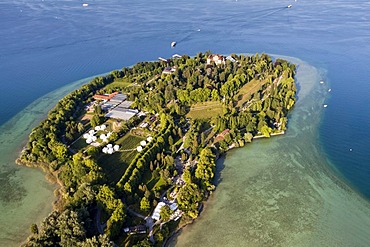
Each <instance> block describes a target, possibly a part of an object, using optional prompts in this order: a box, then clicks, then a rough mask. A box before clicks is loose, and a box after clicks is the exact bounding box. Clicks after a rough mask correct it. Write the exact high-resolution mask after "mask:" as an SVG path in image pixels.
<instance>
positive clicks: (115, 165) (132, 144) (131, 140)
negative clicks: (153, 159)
mask: <svg viewBox="0 0 370 247" xmlns="http://www.w3.org/2000/svg"><path fill="white" fill-rule="evenodd" d="M142 140H144V138H142V137H139V136H134V135H132V134H130V133H128V134H126V135H125V136H123V137H122V138H121V139H119V140H118V141H117V142H116V143H117V144H118V145H120V150H121V151H119V152H116V153H113V154H103V153H102V154H101V155H100V157H99V158H98V164H99V165H100V166H101V167H102V168H103V171H104V173H105V174H107V177H108V180H109V181H110V182H112V183H117V182H118V181H119V180H120V178H121V177H122V175H123V174H124V172H125V170H126V169H127V167H128V165H129V164H130V162H131V161H132V160H133V159H134V157H135V155H136V154H137V151H136V150H132V151H123V150H130V149H135V148H136V147H137V146H138V145H139V142H140V141H142Z"/></svg>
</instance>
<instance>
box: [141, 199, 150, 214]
mask: <svg viewBox="0 0 370 247" xmlns="http://www.w3.org/2000/svg"><path fill="white" fill-rule="evenodd" d="M140 210H142V211H144V212H148V211H149V210H150V201H149V200H148V198H146V197H143V198H142V199H141V201H140Z"/></svg>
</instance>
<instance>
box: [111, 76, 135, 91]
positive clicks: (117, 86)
mask: <svg viewBox="0 0 370 247" xmlns="http://www.w3.org/2000/svg"><path fill="white" fill-rule="evenodd" d="M131 84H132V82H130V81H129V80H128V79H127V78H120V79H116V80H115V81H114V82H112V83H110V84H108V85H107V86H106V87H105V89H112V90H119V91H121V90H124V89H125V88H126V87H128V86H131Z"/></svg>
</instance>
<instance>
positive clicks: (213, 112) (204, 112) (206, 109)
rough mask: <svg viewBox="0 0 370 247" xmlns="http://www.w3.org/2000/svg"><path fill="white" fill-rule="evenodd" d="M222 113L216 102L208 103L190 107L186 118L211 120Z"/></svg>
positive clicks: (219, 104) (218, 103)
mask: <svg viewBox="0 0 370 247" xmlns="http://www.w3.org/2000/svg"><path fill="white" fill-rule="evenodd" d="M221 113H222V105H221V103H220V102H217V101H208V102H202V103H197V104H194V105H192V106H191V107H190V111H189V112H188V114H186V116H187V117H189V118H193V119H202V118H203V119H204V118H211V117H215V116H218V115H221Z"/></svg>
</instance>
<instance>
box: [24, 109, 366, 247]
mask: <svg viewBox="0 0 370 247" xmlns="http://www.w3.org/2000/svg"><path fill="white" fill-rule="evenodd" d="M297 103H298V102H297ZM289 119H290V117H289ZM288 132H289V128H288ZM283 134H285V132H284V133H275V134H271V136H276V135H283ZM260 138H266V137H265V136H255V137H254V138H253V139H260ZM231 149H236V148H235V147H233V148H231ZM231 149H229V150H228V151H230V150H231ZM228 151H227V152H228ZM26 166H27V167H34V166H33V165H26ZM323 167H325V168H326V169H328V170H329V169H331V167H327V166H326V165H323ZM42 170H43V172H45V169H42ZM333 172H336V171H328V173H329V174H330V175H331V176H330V177H331V179H332V180H333V181H334V178H335V179H337V180H338V183H339V182H340V183H343V184H342V186H343V187H347V189H348V191H351V192H354V193H355V194H359V193H358V191H355V190H353V188H352V187H350V186H349V184H347V183H346V182H345V181H341V180H340V178H338V176H337V175H338V174H333ZM48 176H51V177H48ZM45 178H46V180H47V181H48V182H50V183H52V184H56V185H58V188H57V189H55V191H54V193H57V194H58V193H59V191H60V190H61V189H63V186H62V184H61V183H60V182H58V181H57V180H58V178H57V177H56V176H55V175H54V174H52V173H48V172H47V174H45ZM342 186H341V187H342ZM348 186H349V187H348ZM217 187H218V186H217ZM216 191H217V190H216ZM213 194H214V193H212V195H213ZM54 195H55V197H57V198H56V200H55V201H54V202H53V203H52V204H53V208H54V207H55V204H57V203H58V201H59V200H60V194H59V198H58V196H57V195H56V194H54ZM212 195H211V196H212ZM209 204H210V202H209V198H208V199H207V200H206V201H204V202H203V209H202V212H203V211H205V210H206V208H208V207H209ZM54 209H55V208H54ZM203 215H204V212H203V213H201V214H200V217H199V218H201V217H202V216H203ZM195 221H198V220H192V222H190V223H187V224H185V225H184V226H182V227H181V228H180V229H178V230H176V231H175V232H174V233H173V234H172V235H171V236H170V237H169V238H168V239H167V240H166V242H165V243H164V246H169V245H170V243H171V241H173V239H174V238H175V237H178V236H179V235H181V233H182V231H183V230H184V229H186V226H191V225H194V224H193V223H194V222H195Z"/></svg>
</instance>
